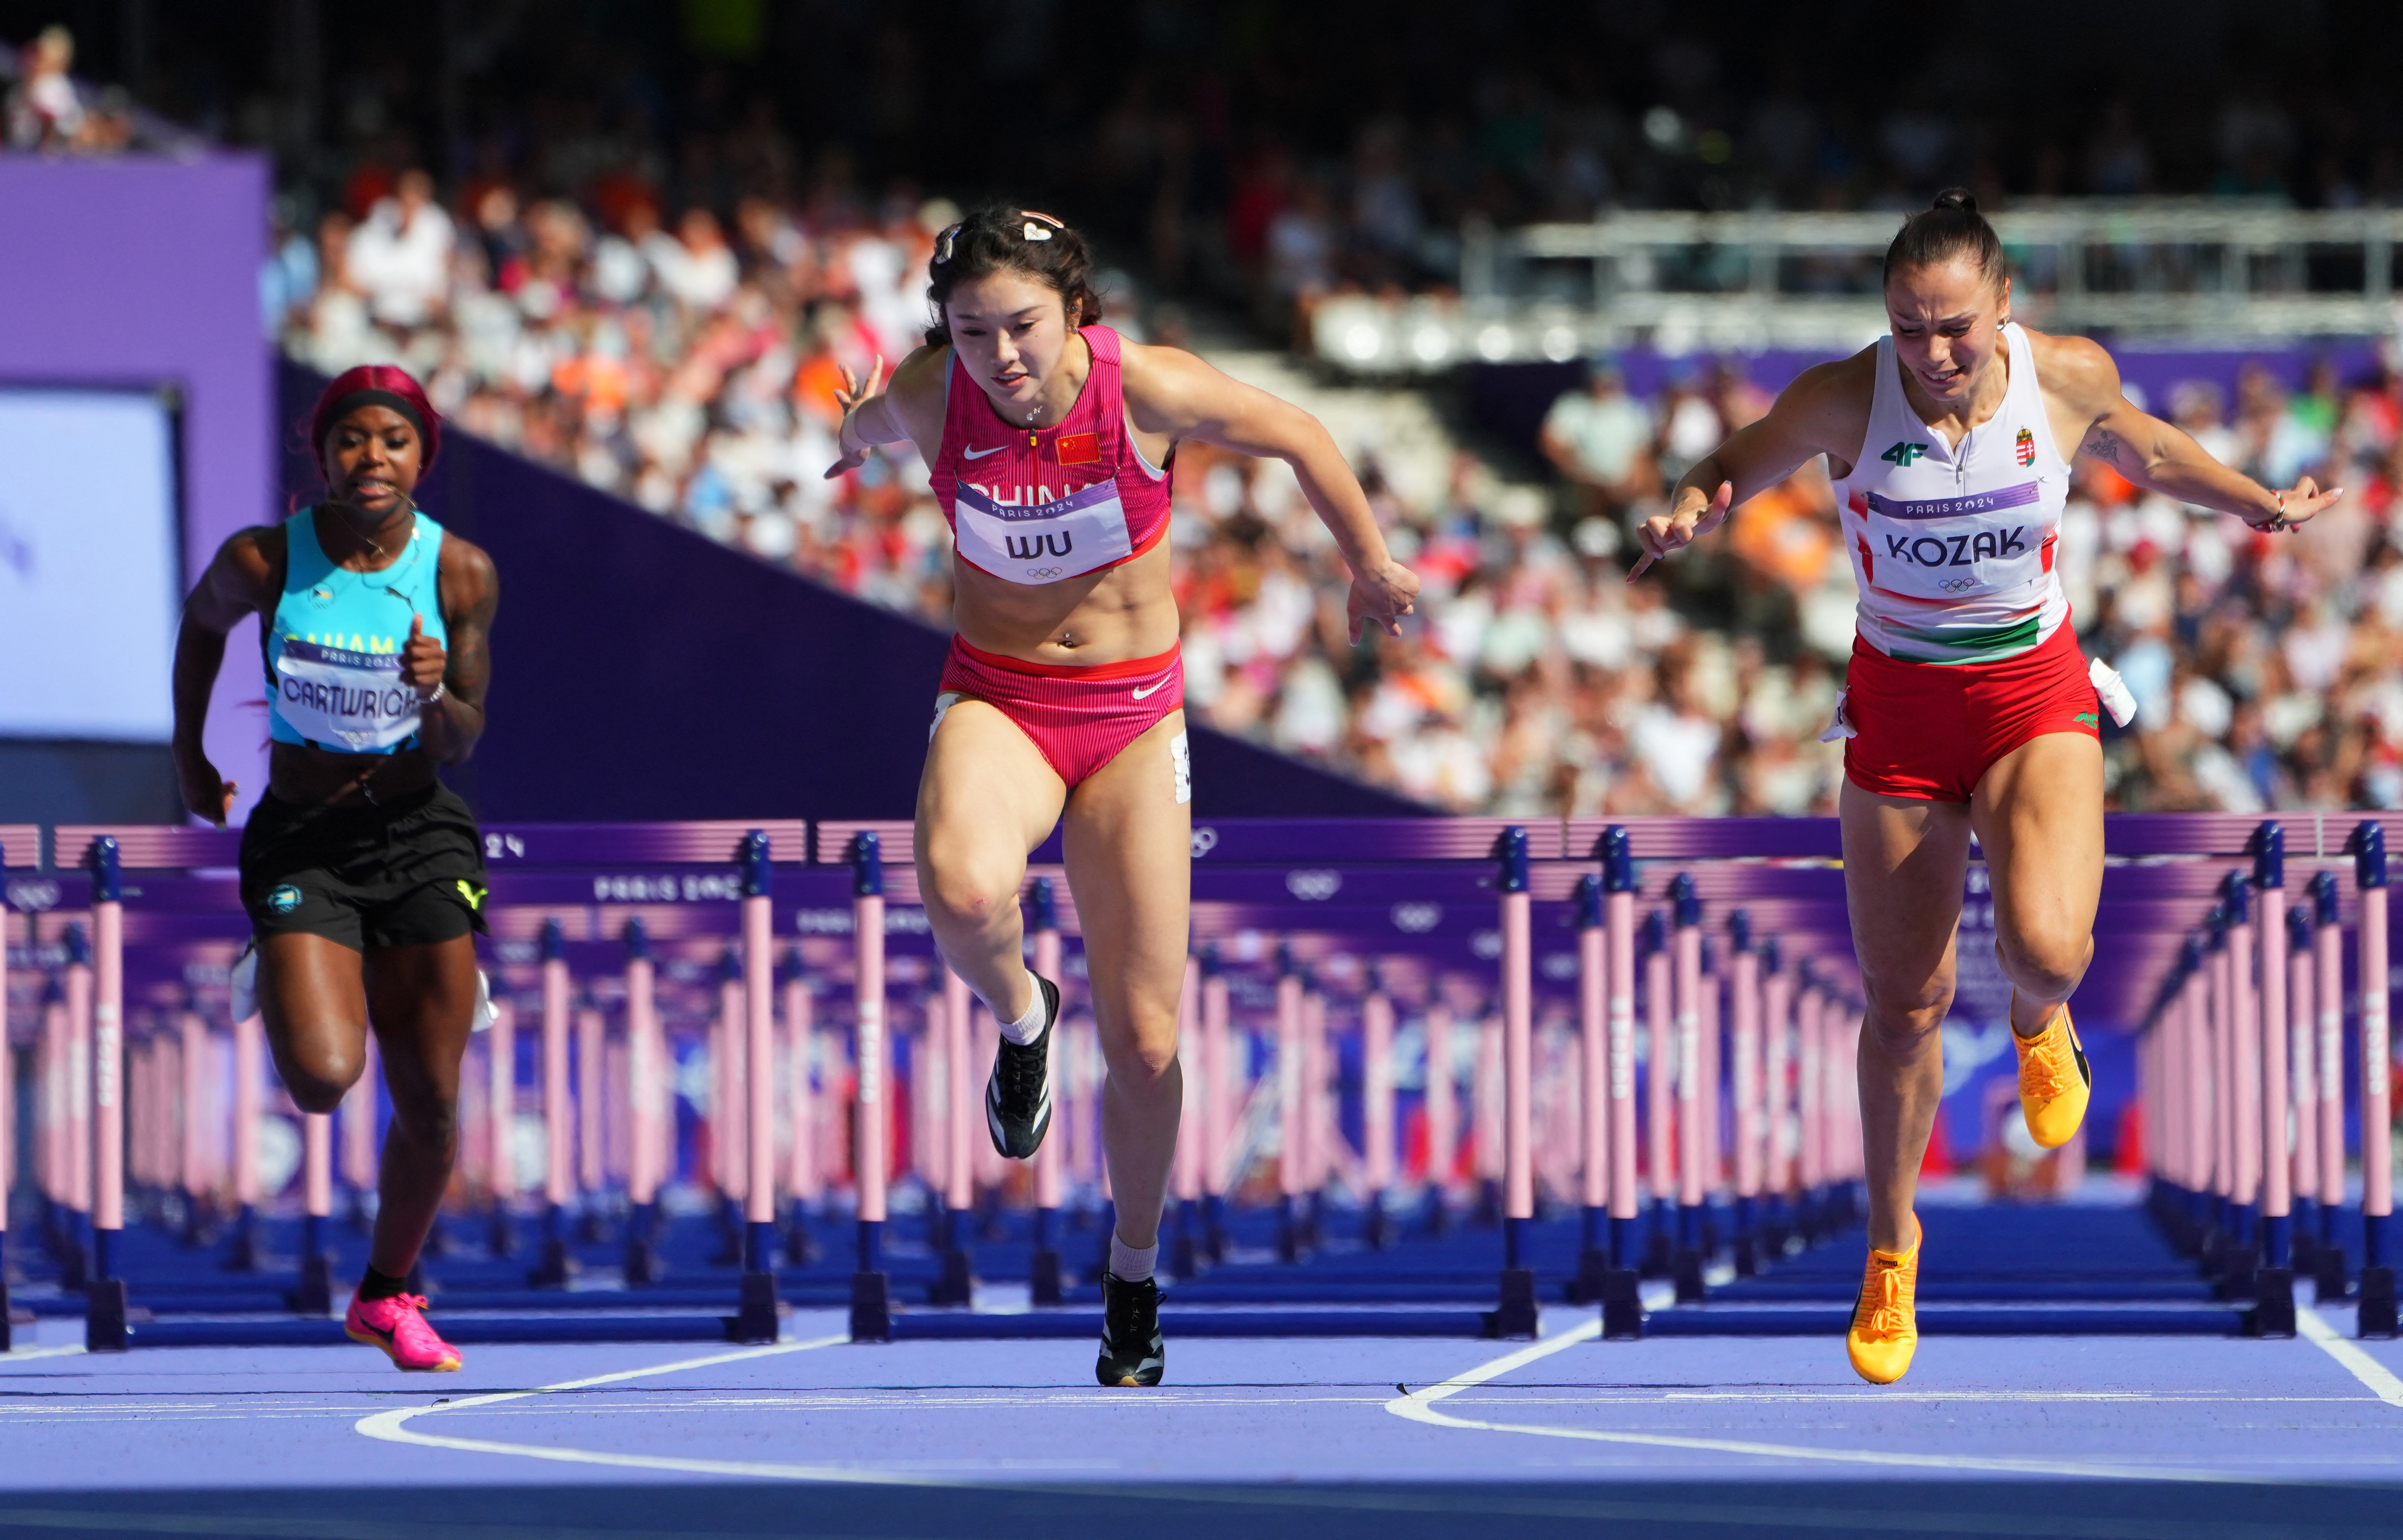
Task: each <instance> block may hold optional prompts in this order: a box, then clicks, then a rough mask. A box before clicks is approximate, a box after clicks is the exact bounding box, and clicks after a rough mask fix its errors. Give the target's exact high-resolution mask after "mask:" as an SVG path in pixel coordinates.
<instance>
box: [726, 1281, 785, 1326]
mask: <svg viewBox="0 0 2403 1540" xmlns="http://www.w3.org/2000/svg"><path fill="white" fill-rule="evenodd" d="M779 1313H780V1312H779V1310H778V1307H777V1303H776V1275H775V1274H774V1273H772V1272H746V1273H744V1274H743V1295H742V1303H741V1304H740V1305H739V1306H737V1307H736V1309H735V1314H734V1321H733V1324H732V1325H730V1326H729V1328H728V1334H729V1336H731V1337H732V1338H733V1339H734V1340H736V1341H737V1342H772V1341H774V1340H775V1339H777V1337H778V1335H779V1334H780V1331H781V1328H780V1326H779V1325H778V1316H779Z"/></svg>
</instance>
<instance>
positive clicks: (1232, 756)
mask: <svg viewBox="0 0 2403 1540" xmlns="http://www.w3.org/2000/svg"><path fill="white" fill-rule="evenodd" d="M281 384H282V392H283V404H282V408H281V410H280V416H281V419H282V420H283V421H285V422H293V421H297V420H299V418H300V417H302V416H303V415H305V413H306V412H307V410H308V409H309V406H310V404H311V403H312V402H313V401H314V400H315V398H316V394H317V391H318V390H319V389H320V388H321V386H322V384H323V382H322V380H321V379H320V378H319V377H318V376H316V375H314V374H313V373H312V372H311V371H310V370H308V369H306V368H301V367H299V366H298V365H294V364H290V363H286V364H285V365H284V366H283V369H282V375H281ZM298 448H299V446H298V445H297V444H294V443H290V442H288V441H286V442H285V462H284V479H285V487H286V488H287V489H288V490H289V491H290V492H291V493H293V494H295V495H298V496H299V497H300V498H302V499H304V500H305V499H306V498H308V497H309V496H311V495H312V494H313V493H315V492H317V491H318V490H320V483H319V481H318V479H317V478H316V474H315V472H314V470H313V467H312V466H311V465H309V463H308V462H307V460H306V458H305V456H299V455H296V454H295V453H294V452H293V451H295V450H297V449H298ZM419 494H420V498H421V500H422V501H423V502H424V506H425V509H426V511H427V512H428V513H430V514H432V515H433V516H434V517H435V518H436V519H438V520H441V521H442V522H443V523H444V524H445V525H446V526H448V527H450V528H453V529H456V530H457V531H459V533H460V534H464V535H465V536H466V537H467V538H468V539H471V540H473V541H475V542H476V543H477V544H478V545H479V546H482V547H483V548H485V549H486V550H488V551H490V552H491V553H492V555H493V562H494V563H495V564H496V565H497V566H498V567H499V569H500V574H501V611H500V619H499V621H498V623H497V624H496V625H495V627H494V630H493V701H492V705H493V715H492V726H491V727H490V728H489V729H488V730H487V731H486V733H485V736H484V741H483V742H482V744H481V745H480V746H479V749H478V750H477V754H476V757H475V758H474V759H473V760H472V761H470V762H469V763H468V764H467V765H466V766H465V767H462V769H461V770H458V771H455V772H453V773H451V775H450V776H449V777H448V779H450V781H451V784H454V785H456V786H457V787H458V788H459V789H460V791H461V792H462V794H464V795H465V796H466V797H467V798H469V799H470V800H472V801H473V802H474V803H475V805H476V807H477V810H478V811H479V812H480V813H481V814H482V815H483V816H484V817H486V818H488V819H493V820H511V819H523V820H538V821H544V822H582V821H592V822H605V821H612V820H620V819H688V818H756V817H763V816H785V817H805V818H907V817H909V816H910V814H911V812H912V811H913V810H914V808H915V807H916V803H917V791H918V772H919V768H920V766H921V764H922V763H923V762H924V757H925V752H926V724H927V722H928V720H929V718H930V716H931V715H932V713H933V709H934V699H935V687H936V682H937V680H938V678H939V677H940V675H941V673H942V664H943V652H944V649H945V647H946V645H948V644H947V641H946V638H945V637H944V636H943V634H942V633H941V632H939V631H936V630H935V629H934V628H932V627H930V626H926V625H924V624H922V623H921V622H919V621H916V620H913V619H910V618H909V617H906V616H901V615H897V614H895V613H894V612H892V611H890V610H886V609H882V608H879V607H878V606H876V605H873V604H867V603H864V602H862V601H860V600H856V599H853V598H851V597H850V596H848V595H846V594H842V593H839V592H836V591H835V590H830V589H827V588H825V587H823V586H821V585H819V584H816V583H813V582H811V581H809V580H808V579H806V578H803V577H801V576H798V575H796V574H794V573H791V572H789V571H785V570H783V569H780V568H776V567H771V566H769V565H768V564H767V563H765V562H760V561H757V560H756V559H754V558H752V557H750V556H747V555H744V554H743V553H742V552H740V551H737V550H734V549H731V548H728V547H725V546H721V545H719V544H717V543H716V542H715V541H713V540H710V539H708V538H706V537H705V536H702V535H701V534H695V533H694V532H693V531H691V530H688V529H686V528H684V527H682V526H681V525H677V524H674V523H671V522H669V521H668V520H664V519H660V518H659V517H657V516H655V515H653V514H650V513H647V512H645V511H644V510H643V509H641V508H638V507H635V506H632V504H629V503H624V502H620V501H619V500H618V499H617V498H614V497H611V496H609V495H608V494H607V493H603V492H600V491H598V490H596V489H594V488H592V487H589V486H587V485H585V484H584V483H583V482H581V481H578V480H576V479H574V478H572V477H568V476H565V475H563V474H561V473H559V472H557V471H553V470H550V469H549V468H547V467H544V466H541V465H535V464H533V463H531V462H529V461H526V460H523V459H521V458H519V457H518V456H516V455H513V454H509V453H507V452H506V451H501V450H498V449H494V448H493V447H492V446H491V445H488V444H483V443H479V442H477V441H476V440H474V439H471V438H469V437H466V436H465V434H455V435H452V436H451V437H448V438H446V439H445V441H444V445H443V451H442V457H441V458H440V459H439V460H438V461H437V462H436V463H435V466H434V472H433V475H432V476H431V477H430V478H429V479H428V484H427V485H425V486H424V487H421V488H420V489H419ZM228 672H229V673H231V672H232V671H231V670H229V671H228ZM251 677H254V676H252V675H249V674H245V675H244V679H245V681H246V680H247V679H249V678H251ZM1193 784H1194V793H1193V797H1194V811H1195V812H1196V814H1197V815H1198V816H1201V817H1205V818H1207V817H1220V818H1227V817H1245V816H1287V817H1298V816H1308V817H1359V816H1383V817H1393V816H1397V815H1409V814H1413V813H1418V812H1424V811H1425V810H1424V809H1421V808H1419V807H1418V806H1417V805H1415V804H1413V803H1410V802H1408V801H1405V800H1403V799H1402V798H1396V797H1393V796H1391V795H1389V794H1387V793H1384V792H1380V791H1377V790H1375V789H1373V788H1370V787H1367V786H1362V785H1357V784H1354V783H1352V782H1349V781H1345V780H1342V779H1340V777H1337V776H1333V775H1328V774H1326V773H1324V772H1322V771H1319V770H1313V769H1311V768H1310V767H1309V766H1306V765H1302V764H1299V763H1296V762H1295V761H1293V760H1290V759H1287V758H1285V757H1284V756H1281V755H1277V754H1272V753H1271V752H1269V751H1267V750H1265V749H1260V748H1257V747H1255V746H1253V745H1252V744H1250V743H1247V742H1243V741H1241V740H1239V739H1233V738H1229V737H1227V736H1225V735H1223V734H1220V733H1215V732H1211V731H1208V730H1207V729H1202V728H1197V729H1195V730H1194V733H1193Z"/></svg>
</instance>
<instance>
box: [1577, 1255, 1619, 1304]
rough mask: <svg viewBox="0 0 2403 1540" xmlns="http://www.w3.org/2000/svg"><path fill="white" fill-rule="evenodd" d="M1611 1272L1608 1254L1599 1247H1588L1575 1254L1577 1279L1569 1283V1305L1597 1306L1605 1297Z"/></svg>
mask: <svg viewBox="0 0 2403 1540" xmlns="http://www.w3.org/2000/svg"><path fill="white" fill-rule="evenodd" d="M1610 1271H1611V1268H1610V1253H1609V1252H1607V1251H1605V1250H1604V1249H1603V1248H1602V1247H1600V1246H1588V1247H1586V1248H1585V1249H1584V1250H1583V1251H1580V1252H1578V1253H1577V1277H1576V1278H1575V1279H1574V1280H1573V1281H1572V1282H1571V1283H1569V1303H1571V1304H1573V1305H1599V1304H1601V1303H1602V1302H1603V1300H1604V1298H1605V1297H1607V1296H1606V1295H1605V1293H1604V1291H1605V1290H1606V1289H1607V1288H1608V1287H1609V1283H1607V1279H1608V1278H1609V1275H1610Z"/></svg>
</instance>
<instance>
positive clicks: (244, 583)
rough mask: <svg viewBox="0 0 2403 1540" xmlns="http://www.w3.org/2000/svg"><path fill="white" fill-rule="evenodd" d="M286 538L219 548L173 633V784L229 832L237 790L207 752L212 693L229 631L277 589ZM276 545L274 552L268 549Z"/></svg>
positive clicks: (243, 535) (246, 535) (254, 538)
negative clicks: (204, 738)
mask: <svg viewBox="0 0 2403 1540" xmlns="http://www.w3.org/2000/svg"><path fill="white" fill-rule="evenodd" d="M283 539H284V532H283V531H282V530H280V529H274V528H259V529H247V530H243V531H242V532H240V533H239V534H234V535H231V536H229V538H228V539H227V541H226V543H225V544H224V545H222V546H219V547H218V548H217V553H216V555H215V557H214V558H212V559H211V560H210V562H209V570H208V571H206V572H204V573H202V574H201V580H200V582H198V583H197V584H195V585H193V588H192V591H191V594H190V596H189V597H188V598H187V599H185V601H184V619H183V624H182V625H181V626H179V627H178V628H177V629H176V631H175V665H174V673H173V675H172V676H171V677H172V679H173V684H172V686H171V687H170V688H171V690H172V693H173V696H174V704H175V727H174V737H173V739H172V741H171V742H172V743H173V748H172V751H171V752H172V753H173V754H174V759H175V783H176V785H177V787H178V789H179V790H180V791H181V792H182V794H183V798H184V806H185V807H186V808H187V809H188V810H189V811H190V812H192V813H193V814H194V815H195V816H197V817H201V818H205V819H207V820H208V821H209V822H211V823H213V824H215V825H216V826H217V827H219V828H223V827H225V821H226V817H227V815H228V814H229V813H230V812H233V798H234V791H235V789H236V788H235V786H234V784H233V783H232V782H230V781H228V780H226V779H224V778H223V777H222V776H220V775H218V774H217V768H216V766H215V765H214V764H212V763H210V761H209V753H208V750H207V749H206V748H204V747H202V746H201V732H202V729H204V728H206V727H207V726H208V721H209V694H210V692H211V691H213V690H214V689H215V688H216V683H217V668H218V666H219V665H220V664H222V663H224V661H225V646H226V632H228V631H231V630H233V628H234V626H235V624H236V623H237V622H238V621H240V620H241V619H242V617H243V616H245V615H250V614H253V613H256V612H257V611H259V610H260V609H262V608H263V607H264V604H263V599H264V596H265V595H266V594H267V593H268V592H269V591H270V590H271V589H272V588H273V586H274V582H275V563H276V562H280V561H282V560H283V554H284V553H283V550H282V542H283ZM271 545H272V546H274V547H275V549H273V550H269V549H267V547H269V546H271Z"/></svg>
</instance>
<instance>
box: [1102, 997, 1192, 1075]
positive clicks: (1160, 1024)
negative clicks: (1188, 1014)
mask: <svg viewBox="0 0 2403 1540" xmlns="http://www.w3.org/2000/svg"><path fill="white" fill-rule="evenodd" d="M1133 1014H1134V1017H1135V1020H1134V1022H1133V1024H1132V1030H1130V1031H1127V1032H1122V1033H1112V1034H1108V1035H1109V1040H1108V1041H1106V1042H1105V1043H1104V1045H1103V1056H1104V1058H1105V1059H1106V1060H1107V1061H1108V1062H1109V1071H1110V1075H1112V1077H1113V1078H1116V1079H1118V1080H1119V1081H1120V1082H1122V1083H1124V1084H1126V1085H1128V1086H1130V1087H1131V1088H1132V1089H1144V1088H1147V1087H1153V1086H1159V1085H1160V1084H1162V1083H1163V1082H1165V1081H1167V1080H1168V1079H1169V1078H1170V1077H1171V1076H1173V1075H1175V1074H1176V1066H1177V1057H1176V1013H1175V1012H1174V1011H1173V1010H1171V1011H1167V1012H1164V1013H1160V1012H1140V1011H1138V1012H1135V1013H1133Z"/></svg>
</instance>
